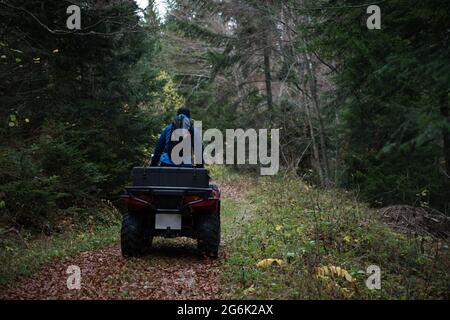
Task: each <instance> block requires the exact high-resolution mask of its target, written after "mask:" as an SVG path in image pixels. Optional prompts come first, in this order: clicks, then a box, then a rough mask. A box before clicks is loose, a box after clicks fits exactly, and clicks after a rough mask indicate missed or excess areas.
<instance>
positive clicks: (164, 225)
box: [155, 213, 181, 230]
mask: <svg viewBox="0 0 450 320" xmlns="http://www.w3.org/2000/svg"><path fill="white" fill-rule="evenodd" d="M155 229H158V230H161V229H162V230H167V229H171V230H181V214H166V213H159V214H156V216H155Z"/></svg>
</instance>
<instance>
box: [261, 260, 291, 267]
mask: <svg viewBox="0 0 450 320" xmlns="http://www.w3.org/2000/svg"><path fill="white" fill-rule="evenodd" d="M272 265H279V266H280V267H281V266H283V265H284V261H283V260H281V259H263V260H261V261H260V262H258V263H257V264H256V266H257V267H259V268H266V267H270V266H272Z"/></svg>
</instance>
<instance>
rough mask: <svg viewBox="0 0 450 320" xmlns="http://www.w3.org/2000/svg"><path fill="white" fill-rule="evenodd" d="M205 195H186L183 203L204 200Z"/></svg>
mask: <svg viewBox="0 0 450 320" xmlns="http://www.w3.org/2000/svg"><path fill="white" fill-rule="evenodd" d="M202 199H203V197H202V196H185V197H183V203H190V202H193V201H198V200H202Z"/></svg>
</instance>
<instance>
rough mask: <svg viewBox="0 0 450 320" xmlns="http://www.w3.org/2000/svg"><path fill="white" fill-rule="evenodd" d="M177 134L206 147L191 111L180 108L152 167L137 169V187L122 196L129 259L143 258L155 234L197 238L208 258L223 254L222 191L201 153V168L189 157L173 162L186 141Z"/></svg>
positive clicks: (160, 142) (134, 174)
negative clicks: (220, 247) (125, 210)
mask: <svg viewBox="0 0 450 320" xmlns="http://www.w3.org/2000/svg"><path fill="white" fill-rule="evenodd" d="M176 132H181V133H182V134H181V135H180V136H182V137H183V139H185V138H186V137H187V135H190V140H191V141H193V140H194V139H200V143H201V137H200V136H199V134H197V132H196V130H195V128H194V127H193V121H192V120H191V119H190V112H189V110H188V109H187V108H180V109H179V110H178V112H177V116H176V117H175V119H174V120H173V122H172V123H171V124H169V125H168V126H167V127H166V128H165V129H164V131H163V132H162V134H161V136H160V138H159V139H158V142H157V144H156V147H155V151H154V155H153V157H152V161H151V166H150V167H136V168H133V171H132V180H133V185H132V186H129V187H126V188H125V189H126V192H125V194H124V195H123V196H122V198H123V200H124V202H125V203H126V205H127V212H125V213H124V214H123V220H122V229H121V248H122V255H124V256H138V255H141V254H143V252H144V250H145V248H146V247H148V246H150V245H151V242H152V240H153V237H156V236H161V237H190V238H194V239H197V246H198V249H199V252H200V253H201V254H202V255H203V256H207V257H212V258H216V257H217V256H218V250H219V244H220V191H219V188H218V187H217V186H216V185H211V184H209V180H210V177H209V175H208V172H207V170H206V169H204V168H203V158H202V156H201V155H200V159H201V161H199V162H200V164H199V165H197V166H194V163H195V161H192V157H190V156H189V155H188V154H183V155H181V158H182V162H181V163H179V164H176V163H175V162H174V161H173V149H174V148H175V146H176V145H177V143H181V142H174V141H172V140H176V139H174V138H173V135H174V133H176ZM192 148H193V144H192ZM192 153H193V152H191V154H192ZM187 156H188V157H187ZM159 163H160V166H158V164H159Z"/></svg>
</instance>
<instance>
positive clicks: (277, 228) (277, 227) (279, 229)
mask: <svg viewBox="0 0 450 320" xmlns="http://www.w3.org/2000/svg"><path fill="white" fill-rule="evenodd" d="M275 230H277V231H281V230H283V226H282V225H281V224H279V225H277V226H276V227H275Z"/></svg>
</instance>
